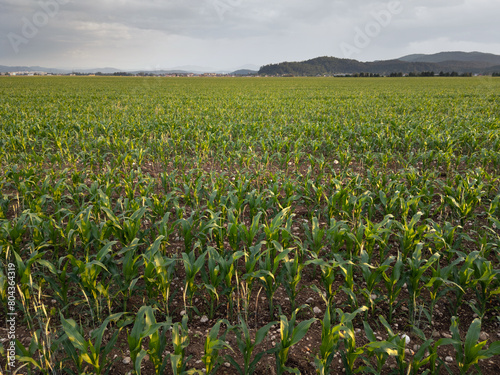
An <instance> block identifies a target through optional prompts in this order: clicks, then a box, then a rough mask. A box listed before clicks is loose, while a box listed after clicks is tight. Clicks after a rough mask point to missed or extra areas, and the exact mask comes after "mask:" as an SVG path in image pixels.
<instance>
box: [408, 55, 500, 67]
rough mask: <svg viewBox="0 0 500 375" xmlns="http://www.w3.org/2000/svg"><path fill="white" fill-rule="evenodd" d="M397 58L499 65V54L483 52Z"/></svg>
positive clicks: (414, 60)
mask: <svg viewBox="0 0 500 375" xmlns="http://www.w3.org/2000/svg"><path fill="white" fill-rule="evenodd" d="M399 60H402V61H408V62H427V63H442V62H446V61H461V62H483V63H488V64H491V65H500V56H498V55H493V54H491V53H483V52H440V53H435V54H433V55H423V54H417V55H408V56H403V57H400V58H399Z"/></svg>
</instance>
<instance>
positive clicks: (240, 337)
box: [225, 316, 278, 375]
mask: <svg viewBox="0 0 500 375" xmlns="http://www.w3.org/2000/svg"><path fill="white" fill-rule="evenodd" d="M239 321H240V323H239V324H238V325H235V326H232V327H231V331H234V333H235V336H236V346H237V347H238V350H239V355H238V357H236V358H243V366H241V365H240V364H239V363H238V362H237V361H236V359H235V357H233V356H230V355H226V357H225V358H226V359H227V360H228V361H229V362H230V363H231V364H232V365H233V366H234V368H235V369H236V371H238V374H240V375H252V374H253V373H254V372H255V370H256V367H257V364H258V363H259V362H260V360H261V359H262V357H263V356H265V355H268V354H272V353H274V351H275V348H272V349H269V350H265V351H262V352H258V353H256V354H255V355H253V353H254V350H255V348H256V347H257V346H258V345H260V344H261V343H262V341H264V339H265V338H266V336H267V334H268V332H269V330H270V329H271V327H272V326H274V325H275V324H277V323H278V322H271V323H268V324H266V325H265V326H264V327H262V328H260V329H259V330H258V331H257V332H256V333H255V339H254V340H253V342H252V337H251V335H250V331H249V329H248V325H247V323H246V321H245V320H243V318H242V317H241V316H240V318H239ZM252 357H253V360H252Z"/></svg>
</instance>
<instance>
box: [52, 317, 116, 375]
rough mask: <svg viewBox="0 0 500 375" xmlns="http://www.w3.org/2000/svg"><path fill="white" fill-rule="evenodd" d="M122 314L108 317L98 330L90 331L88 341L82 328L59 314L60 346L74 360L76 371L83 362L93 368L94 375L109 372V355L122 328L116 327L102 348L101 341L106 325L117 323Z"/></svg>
mask: <svg viewBox="0 0 500 375" xmlns="http://www.w3.org/2000/svg"><path fill="white" fill-rule="evenodd" d="M123 314H124V313H118V314H113V315H110V316H109V317H108V318H106V319H105V320H104V322H103V323H102V324H101V326H100V327H99V328H97V329H95V330H94V331H92V334H91V337H90V339H89V340H85V339H84V337H83V336H84V335H83V331H82V328H81V327H80V326H78V324H77V323H76V322H75V321H74V320H73V319H65V318H64V316H63V315H62V313H60V318H61V323H62V328H63V330H64V333H65V336H64V337H62V339H63V341H62V345H63V347H64V348H65V350H66V352H67V353H69V354H70V356H71V357H72V358H73V359H74V360H76V362H75V365H76V367H77V368H78V369H81V368H82V364H83V362H86V363H88V364H90V365H91V366H92V367H93V371H94V373H95V374H98V375H100V374H108V373H109V371H110V370H111V366H110V365H111V363H109V359H110V356H109V353H110V352H111V350H113V348H114V346H115V344H116V341H117V339H118V334H119V333H120V330H121V329H122V327H120V326H118V329H115V331H114V333H113V335H112V336H111V339H110V340H109V341H108V343H107V344H106V346H104V347H103V346H102V339H103V336H104V331H105V330H106V328H107V326H108V324H109V323H110V322H116V321H118V320H119V319H120V318H121V317H122V315H123ZM64 339H67V340H64Z"/></svg>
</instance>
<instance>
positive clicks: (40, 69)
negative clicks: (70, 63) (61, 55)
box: [0, 65, 71, 74]
mask: <svg viewBox="0 0 500 375" xmlns="http://www.w3.org/2000/svg"><path fill="white" fill-rule="evenodd" d="M9 72H46V73H53V74H66V73H71V71H67V70H62V69H52V68H44V67H41V66H5V65H0V73H9Z"/></svg>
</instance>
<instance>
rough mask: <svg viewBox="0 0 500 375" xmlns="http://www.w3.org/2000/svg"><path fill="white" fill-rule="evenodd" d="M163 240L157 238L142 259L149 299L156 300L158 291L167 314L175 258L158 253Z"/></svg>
mask: <svg viewBox="0 0 500 375" xmlns="http://www.w3.org/2000/svg"><path fill="white" fill-rule="evenodd" d="M163 240H164V237H163V236H159V237H158V238H157V239H156V240H155V242H154V243H153V244H152V245H151V246H150V247H149V248H148V250H146V252H145V254H143V257H144V280H145V282H146V289H147V290H148V297H149V299H153V300H156V299H157V298H155V296H157V295H158V291H160V292H161V294H162V297H163V298H162V301H163V309H164V310H165V312H166V314H167V315H168V314H169V301H170V287H171V285H172V280H173V279H174V274H175V265H176V263H177V259H176V258H169V257H168V256H166V255H164V254H163V253H162V252H161V251H159V248H160V244H161V242H162V241H163Z"/></svg>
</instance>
